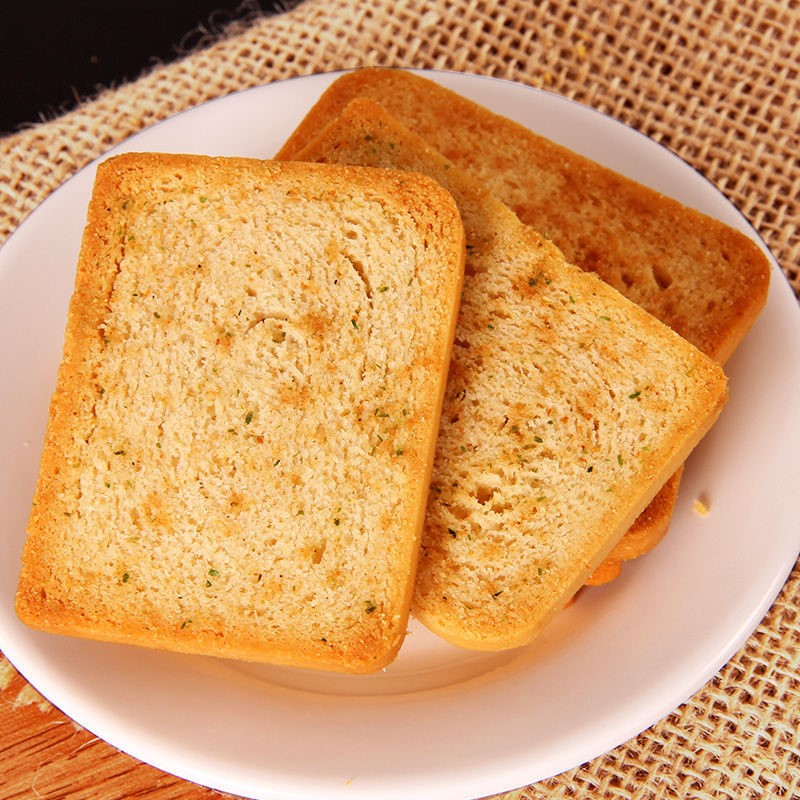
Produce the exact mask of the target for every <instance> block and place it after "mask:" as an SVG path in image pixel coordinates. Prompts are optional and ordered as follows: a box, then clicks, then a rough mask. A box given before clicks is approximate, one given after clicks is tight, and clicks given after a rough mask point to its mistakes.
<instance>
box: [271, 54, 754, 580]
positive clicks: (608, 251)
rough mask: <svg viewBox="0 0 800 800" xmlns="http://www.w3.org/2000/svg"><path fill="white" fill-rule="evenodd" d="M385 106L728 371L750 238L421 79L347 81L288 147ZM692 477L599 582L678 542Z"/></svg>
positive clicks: (750, 275)
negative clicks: (675, 536)
mask: <svg viewBox="0 0 800 800" xmlns="http://www.w3.org/2000/svg"><path fill="white" fill-rule="evenodd" d="M360 97H364V98H370V99H372V100H374V101H375V102H378V103H380V104H381V106H382V107H383V108H384V109H386V110H387V111H388V112H389V113H390V114H391V115H392V116H393V117H394V118H395V119H396V120H397V121H398V122H400V123H401V124H402V125H404V126H406V127H407V128H409V129H411V130H413V131H414V132H415V133H417V134H419V135H420V136H422V137H423V138H424V139H425V141H426V142H427V143H428V144H429V145H430V146H432V147H433V148H435V149H436V150H437V151H439V152H440V153H441V154H442V155H444V156H445V157H446V158H447V159H448V160H449V161H450V162H451V163H452V164H453V165H455V166H458V167H460V168H461V169H462V170H464V171H466V172H468V173H469V174H470V175H472V176H473V177H474V178H475V179H476V180H478V181H479V182H480V183H481V185H482V186H484V187H485V188H487V189H488V190H489V191H490V192H491V193H492V194H494V195H495V196H496V197H497V198H498V199H500V200H502V201H503V202H504V203H505V204H506V205H508V206H509V207H510V208H512V209H513V210H514V212H515V213H516V214H517V216H518V217H519V218H520V219H521V220H522V221H523V222H525V223H527V224H529V225H531V226H532V227H534V228H535V229H536V230H538V231H540V232H541V233H543V234H544V235H546V236H547V237H548V238H550V239H551V240H552V241H553V242H554V243H555V244H556V245H557V246H558V247H559V249H560V250H561V251H562V252H563V253H564V254H565V256H566V257H567V259H568V260H569V261H570V262H571V263H574V264H576V265H577V266H579V267H581V268H582V269H584V270H586V271H588V272H593V273H596V274H597V275H599V276H600V277H601V278H602V279H603V280H604V281H605V282H606V283H608V284H610V285H611V286H614V287H615V288H616V289H618V290H619V291H620V292H621V293H622V294H624V295H625V296H626V297H628V298H629V299H630V300H632V301H633V302H634V303H636V304H637V305H640V306H642V308H644V309H646V310H647V311H649V312H650V313H651V314H653V315H654V316H655V317H657V318H658V319H659V320H661V321H662V322H663V323H664V324H666V325H668V326H669V327H671V328H672V329H673V330H675V331H677V332H678V333H680V334H681V336H683V337H684V338H686V339H687V340H688V341H690V342H691V343H692V344H694V345H695V346H696V347H698V348H699V349H700V350H702V351H703V352H704V353H706V354H707V355H709V356H711V357H712V358H714V359H715V360H717V361H719V362H720V363H724V362H725V361H726V360H727V358H728V357H729V356H730V355H731V354H732V353H733V351H734V350H735V348H736V346H737V345H738V344H739V342H740V341H741V340H742V338H743V337H744V336H745V334H746V333H747V331H748V330H749V329H750V327H751V325H752V324H753V322H754V321H755V319H756V317H757V316H758V314H759V313H760V311H761V309H762V307H763V305H764V303H765V301H766V297H767V289H768V285H769V264H768V262H767V259H766V258H765V256H764V254H763V252H762V251H761V250H760V249H759V248H758V247H757V246H756V244H755V243H754V242H753V241H752V240H750V239H749V238H748V237H746V236H744V235H743V234H741V233H740V232H739V231H737V230H735V229H733V228H731V227H729V226H727V225H724V224H722V223H721V222H719V221H718V220H716V219H713V218H710V217H708V216H706V215H704V214H701V213H699V212H697V211H695V210H694V209H691V208H688V207H686V206H684V205H682V204H681V203H679V202H677V201H675V200H673V199H672V198H669V197H666V196H664V195H662V194H660V193H658V192H656V191H654V190H652V189H650V188H648V187H647V186H644V185H642V184H640V183H638V182H636V181H633V180H630V179H628V178H625V177H624V176H622V175H620V174H618V173H616V172H614V171H613V170H610V169H607V168H606V167H603V166H601V165H599V164H597V163H594V162H593V161H591V160H589V159H587V158H585V157H583V156H581V155H579V154H577V153H575V152H573V151H571V150H569V149H567V148H565V147H563V146H561V145H559V144H557V143H555V142H553V141H551V140H549V139H547V138H545V137H544V136H541V135H539V134H537V133H535V132H533V131H531V130H529V129H527V128H525V127H523V126H522V125H519V124H517V123H516V122H514V121H512V120H510V119H508V118H507V117H503V116H501V115H498V114H495V113H493V112H491V111H489V110H488V109H487V108H485V107H483V106H481V105H479V104H477V103H474V102H472V101H471V100H468V99H467V98H465V97H462V96H460V95H458V94H457V93H455V92H452V91H450V90H448V89H446V88H444V87H443V86H440V85H439V84H438V83H435V82H434V81H431V80H429V79H427V78H424V77H422V76H420V75H417V74H414V73H411V72H408V71H405V70H395V69H379V68H370V69H363V70H357V71H355V72H351V73H347V74H345V75H343V76H342V77H341V78H339V79H337V80H336V81H335V82H334V83H333V84H332V86H331V87H330V88H329V89H328V90H327V91H326V92H325V93H324V94H323V96H322V97H321V98H320V100H319V102H318V103H317V104H316V105H315V106H314V108H313V109H312V110H311V111H310V112H309V113H308V114H307V115H306V117H305V118H304V120H303V121H302V122H301V124H300V125H299V126H298V128H297V130H296V131H295V132H294V133H293V135H292V136H291V137H290V138H289V140H288V141H287V142H286V143H285V144H284V146H283V147H282V149H281V151H280V152H279V154H278V157H279V158H293V157H295V155H296V154H297V153H298V151H299V150H301V149H302V148H303V147H304V146H305V145H306V144H308V143H309V142H310V141H311V140H312V139H313V138H315V137H316V135H317V133H318V132H319V130H320V129H321V127H323V126H324V125H325V124H327V123H329V122H330V121H331V120H333V119H335V118H336V117H337V116H338V114H339V113H340V112H341V111H342V109H343V108H344V107H345V106H346V105H347V104H348V103H349V102H350V101H351V100H353V99H355V98H360ZM681 474H682V468H679V469H678V470H676V472H675V473H674V474H673V475H672V476H671V477H670V479H669V480H668V481H667V482H666V483H665V484H664V486H663V487H662V488H661V490H660V492H659V493H658V495H657V496H656V497H655V498H654V500H653V502H652V503H650V505H649V506H648V507H647V508H646V509H645V510H644V511H643V512H642V514H641V515H640V516H639V517H638V518H637V520H636V521H635V522H634V524H633V525H632V526H631V529H630V530H629V532H628V533H627V534H626V535H625V536H624V537H623V538H622V539H621V540H620V542H619V544H618V546H617V547H616V548H615V549H614V550H613V551H612V552H611V553H610V554H609V557H608V559H606V561H604V562H603V563H602V564H601V565H600V567H599V568H598V570H597V571H596V572H595V573H594V574H593V575H592V576H590V578H589V579H588V581H587V582H588V583H590V584H598V583H604V582H607V581H609V580H611V579H613V578H615V577H616V576H617V575H618V574H619V572H620V566H621V562H622V561H624V560H626V559H630V558H635V557H637V556H639V555H642V554H643V553H645V552H647V551H649V550H650V549H651V548H652V547H653V546H654V545H655V544H657V543H658V542H659V541H660V540H661V539H662V538H663V536H664V535H665V534H666V532H667V528H668V525H669V521H670V518H671V515H672V510H673V506H674V503H675V499H676V496H677V492H678V488H679V485H680V477H681Z"/></svg>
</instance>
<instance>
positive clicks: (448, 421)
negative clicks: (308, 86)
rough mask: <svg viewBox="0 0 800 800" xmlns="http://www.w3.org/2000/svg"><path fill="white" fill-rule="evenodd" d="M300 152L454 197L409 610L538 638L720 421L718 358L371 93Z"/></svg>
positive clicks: (483, 639)
mask: <svg viewBox="0 0 800 800" xmlns="http://www.w3.org/2000/svg"><path fill="white" fill-rule="evenodd" d="M295 157H296V158H297V159H298V160H303V161H325V162H337V163H351V164H363V165H369V166H377V167H383V168H390V169H407V170H412V171H416V172H423V173H425V174H428V175H430V176H431V177H432V178H434V179H436V180H437V181H438V182H439V183H441V184H442V186H444V187H445V188H446V189H448V190H449V191H450V192H451V193H452V195H453V197H454V198H455V199H456V202H457V204H458V207H459V210H460V212H461V217H462V220H463V222H464V226H465V229H466V236H467V239H466V241H467V262H466V276H465V281H464V291H463V296H462V302H461V310H460V313H459V318H458V323H457V327H456V337H455V346H454V348H453V356H452V361H451V364H450V370H449V376H448V383H447V388H446V392H445V400H444V406H443V410H442V417H441V425H440V430H439V439H438V443H437V452H436V459H435V462H434V468H433V475H432V483H431V493H430V495H429V499H428V508H427V515H426V521H425V528H424V533H423V537H422V553H421V558H420V562H419V566H418V570H417V581H416V587H415V596H414V604H413V613H414V614H415V615H416V616H417V617H418V618H419V619H420V620H421V621H422V622H424V623H425V624H426V625H427V626H429V627H430V628H431V629H432V630H433V631H435V632H437V633H438V634H440V635H441V636H443V637H445V638H446V639H448V640H449V641H451V642H453V643H455V644H458V645H461V646H464V647H468V648H475V649H482V650H496V649H504V648H510V647H515V646H518V645H522V644H525V643H527V642H530V641H531V640H532V639H533V638H534V637H535V636H536V635H537V634H538V633H539V632H540V631H541V630H542V628H543V627H544V625H545V624H546V623H547V622H548V620H549V619H550V618H551V617H552V616H553V615H554V614H555V613H556V612H557V611H558V610H559V609H560V608H562V607H563V606H564V604H565V603H566V602H567V601H568V600H569V599H570V598H571V597H572V596H573V595H574V593H575V592H576V591H577V590H578V589H579V588H580V587H581V586H582V585H583V584H584V583H585V581H586V580H587V578H588V577H589V576H590V575H591V574H592V572H593V571H594V570H595V569H596V568H597V567H598V566H599V565H600V563H601V562H602V561H603V559H604V558H605V557H606V556H607V555H608V554H609V552H610V551H611V550H612V548H613V547H614V546H615V545H616V544H617V542H618V541H619V539H620V538H621V536H622V535H623V533H624V532H625V531H626V530H627V529H628V528H629V527H630V525H631V524H632V522H633V521H634V519H635V518H636V517H637V515H638V514H639V513H640V512H641V511H642V510H643V509H644V507H645V506H646V505H647V504H648V503H649V502H650V501H651V500H652V499H653V497H654V495H655V493H656V492H657V491H658V489H659V488H660V487H661V486H662V485H663V484H664V483H665V482H666V481H667V479H668V478H669V477H670V475H671V474H673V473H674V472H675V471H676V470H677V469H678V468H679V467H680V465H681V464H682V463H683V461H684V459H685V458H686V456H687V455H688V454H689V452H690V451H691V449H692V448H693V447H694V446H695V445H696V444H697V442H698V441H699V440H700V439H701V437H702V436H703V435H704V434H705V432H706V431H707V430H708V429H709V427H710V426H711V425H712V423H713V422H714V420H715V419H716V417H717V415H718V413H719V411H720V409H721V408H722V406H723V404H724V403H725V400H726V397H727V387H726V380H725V376H724V374H723V372H722V369H721V367H720V366H719V365H718V364H717V363H716V362H714V361H713V360H712V359H710V358H709V357H708V356H706V355H704V354H703V353H701V352H700V351H699V350H698V349H697V348H696V347H694V346H693V345H691V344H690V343H688V342H687V341H686V340H685V339H683V338H682V337H680V336H679V335H678V334H676V333H675V332H674V331H672V330H670V329H669V328H668V327H667V326H665V325H663V324H662V323H661V322H659V321H658V320H657V319H655V318H654V317H653V316H652V315H650V314H649V313H647V312H646V311H644V310H643V309H641V308H640V307H639V306H637V305H636V304H634V303H632V302H631V301H629V300H627V299H626V298H625V297H623V296H622V295H621V294H620V293H619V292H617V291H616V290H615V289H614V288H612V287H611V286H609V285H608V284H606V283H604V282H603V281H601V280H600V279H599V278H597V277H596V276H594V275H591V274H587V273H585V272H583V271H581V270H580V269H579V268H577V267H575V266H573V265H571V264H570V263H569V262H568V261H567V260H566V259H565V258H564V256H563V254H562V253H561V252H560V250H559V249H558V248H557V247H556V246H555V245H554V244H553V243H552V242H551V241H549V240H548V239H546V238H545V237H544V236H542V235H541V234H539V233H537V232H536V231H535V230H533V228H531V227H530V226H527V225H525V224H523V223H522V222H521V221H520V220H519V219H518V218H517V216H516V215H515V214H514V213H513V212H512V211H511V210H510V209H508V208H507V207H506V206H505V205H504V204H503V203H501V202H500V201H499V200H497V199H496V198H495V197H494V196H493V195H491V194H490V193H489V192H488V191H486V190H485V188H484V187H483V186H481V185H480V184H479V183H478V182H477V181H475V180H474V179H472V178H471V177H470V176H468V175H467V174H465V173H463V172H462V171H461V170H460V169H459V168H458V167H456V166H454V165H453V164H452V162H451V161H449V160H448V159H446V158H444V157H443V156H442V155H441V154H439V153H438V152H436V151H435V150H434V149H433V148H431V147H429V146H428V145H427V144H426V143H425V142H424V141H423V140H422V139H421V138H420V137H418V136H416V135H415V134H413V133H412V132H410V131H409V130H408V129H406V128H404V127H403V126H402V125H401V124H400V123H399V122H398V121H396V120H395V119H393V118H392V117H391V116H390V115H389V114H387V113H386V111H385V110H384V109H383V108H382V107H381V106H379V105H377V104H375V103H373V102H372V101H370V100H368V99H357V100H354V101H352V102H351V103H350V104H349V105H348V106H347V107H346V108H345V109H344V110H343V111H342V113H341V115H340V116H339V117H338V118H337V119H336V120H334V121H333V122H331V123H330V124H329V125H328V126H327V127H326V128H325V129H324V130H322V132H321V133H320V134H319V135H318V137H317V138H316V139H313V140H312V141H310V142H309V143H308V144H307V146H306V147H304V148H302V149H300V150H297V151H295Z"/></svg>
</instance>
